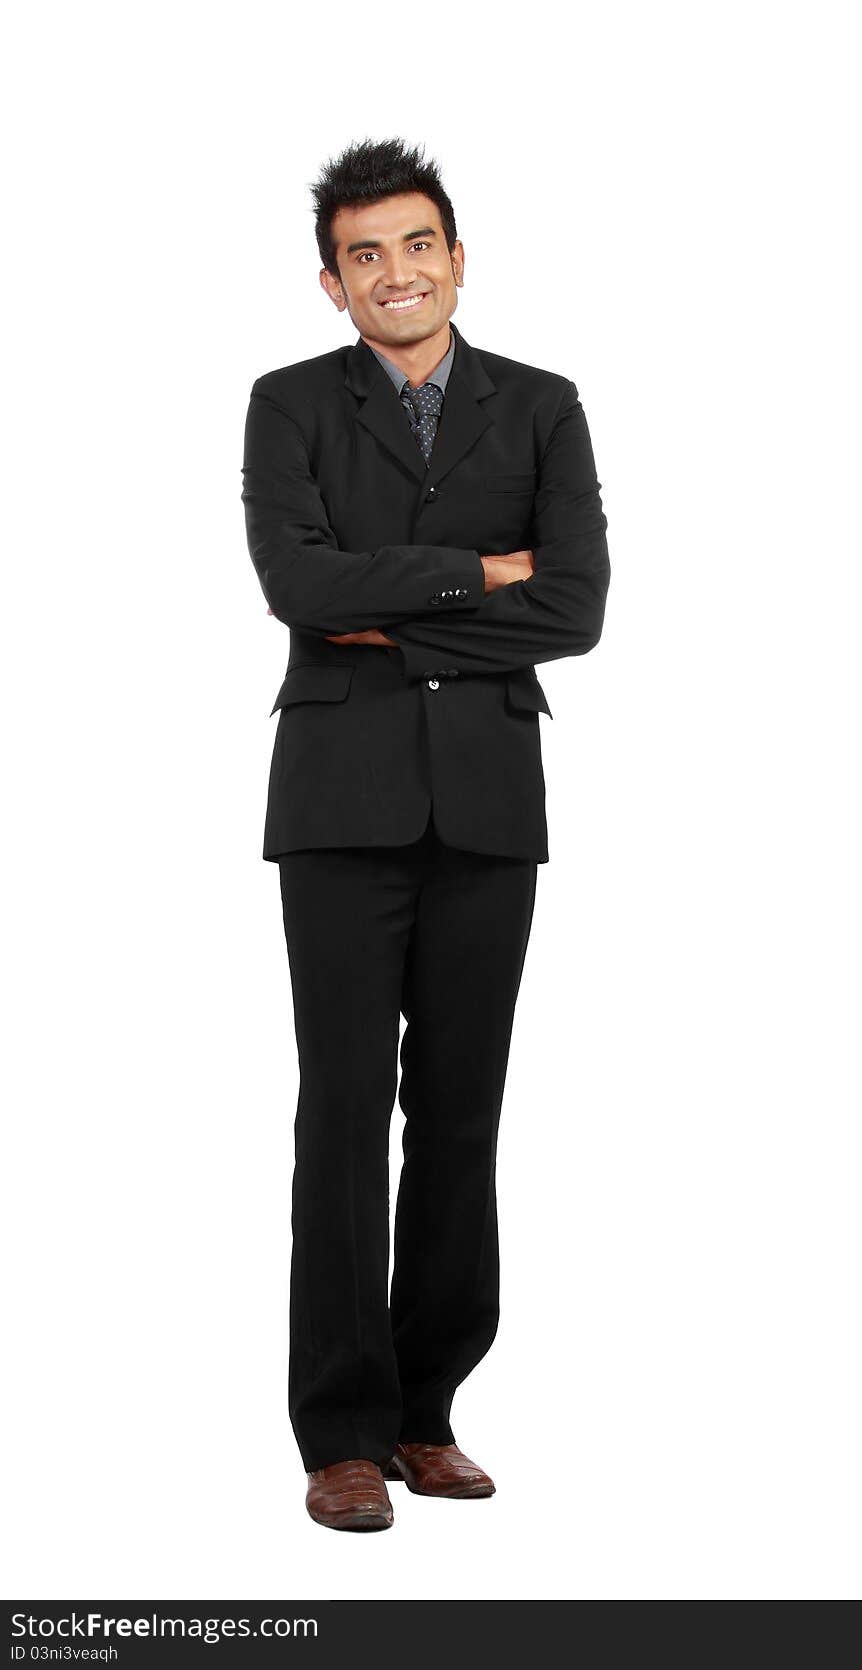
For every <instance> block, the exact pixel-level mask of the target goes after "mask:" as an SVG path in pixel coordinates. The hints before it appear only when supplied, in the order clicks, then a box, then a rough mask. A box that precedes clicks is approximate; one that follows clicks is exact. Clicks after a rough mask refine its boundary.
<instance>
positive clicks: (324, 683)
mask: <svg viewBox="0 0 862 1670" xmlns="http://www.w3.org/2000/svg"><path fill="white" fill-rule="evenodd" d="M353 671H354V669H353V668H352V667H324V666H322V665H321V664H320V663H319V662H310V663H309V664H308V665H307V666H305V667H290V668H288V671H287V673H286V674H285V677H284V682H283V684H282V686H281V689H280V690H279V692H278V695H277V696H276V698H275V701H274V703H273V705H272V707H271V708H270V710H269V716H270V719H271V718H272V716H273V714H274V713H275V712H276V710H277V709H278V708H280V707H292V706H293V704H294V703H295V702H343V701H344V700H345V698H346V696H347V694H348V692H349V690H350V680H351V679H352V677H353Z"/></svg>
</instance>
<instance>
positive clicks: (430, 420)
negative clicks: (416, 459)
mask: <svg viewBox="0 0 862 1670" xmlns="http://www.w3.org/2000/svg"><path fill="white" fill-rule="evenodd" d="M401 399H402V400H403V402H404V408H405V411H406V412H407V414H408V416H409V418H410V428H411V429H412V431H413V433H414V435H415V436H416V439H417V441H418V443H419V449H420V451H421V453H422V457H423V458H424V459H425V464H426V467H427V465H428V464H430V462H431V448H432V447H433V445H434V437H435V436H436V434H437V424H438V422H439V418H440V412H441V410H442V408H443V390H442V389H441V388H438V387H437V384H436V383H423V384H422V387H421V388H418V389H412V388H410V387H409V385H408V384H407V383H405V384H404V387H403V389H402V390H401Z"/></svg>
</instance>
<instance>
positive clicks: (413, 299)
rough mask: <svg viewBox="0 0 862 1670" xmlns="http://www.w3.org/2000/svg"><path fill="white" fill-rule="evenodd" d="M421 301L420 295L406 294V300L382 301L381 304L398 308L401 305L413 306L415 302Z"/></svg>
mask: <svg viewBox="0 0 862 1670" xmlns="http://www.w3.org/2000/svg"><path fill="white" fill-rule="evenodd" d="M421 301H422V297H421V296H408V297H407V299H406V301H403V302H384V303H383V306H384V307H389V308H399V309H400V308H402V307H415V306H416V304H417V302H421Z"/></svg>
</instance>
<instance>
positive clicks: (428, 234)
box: [347, 226, 437, 255]
mask: <svg viewBox="0 0 862 1670" xmlns="http://www.w3.org/2000/svg"><path fill="white" fill-rule="evenodd" d="M436 236H437V234H436V232H435V230H434V228H433V226H418V227H417V228H416V231H415V232H405V233H404V237H403V240H402V241H403V242H404V243H405V244H407V243H410V241H411V239H412V238H436ZM382 248H383V245H382V244H381V242H380V239H379V238H361V239H360V240H359V242H358V243H355V244H348V245H347V254H348V255H353V254H354V253H355V251H356V250H357V249H382Z"/></svg>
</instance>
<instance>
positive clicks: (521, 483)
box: [485, 470, 536, 493]
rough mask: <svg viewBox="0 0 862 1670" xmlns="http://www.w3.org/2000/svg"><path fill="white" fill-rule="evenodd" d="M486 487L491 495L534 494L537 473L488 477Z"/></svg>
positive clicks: (525, 472) (526, 472) (533, 471)
mask: <svg viewBox="0 0 862 1670" xmlns="http://www.w3.org/2000/svg"><path fill="white" fill-rule="evenodd" d="M485 487H486V488H487V491H488V492H489V493H534V492H535V490H536V472H535V470H524V471H522V472H521V474H520V475H486V477H485Z"/></svg>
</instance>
